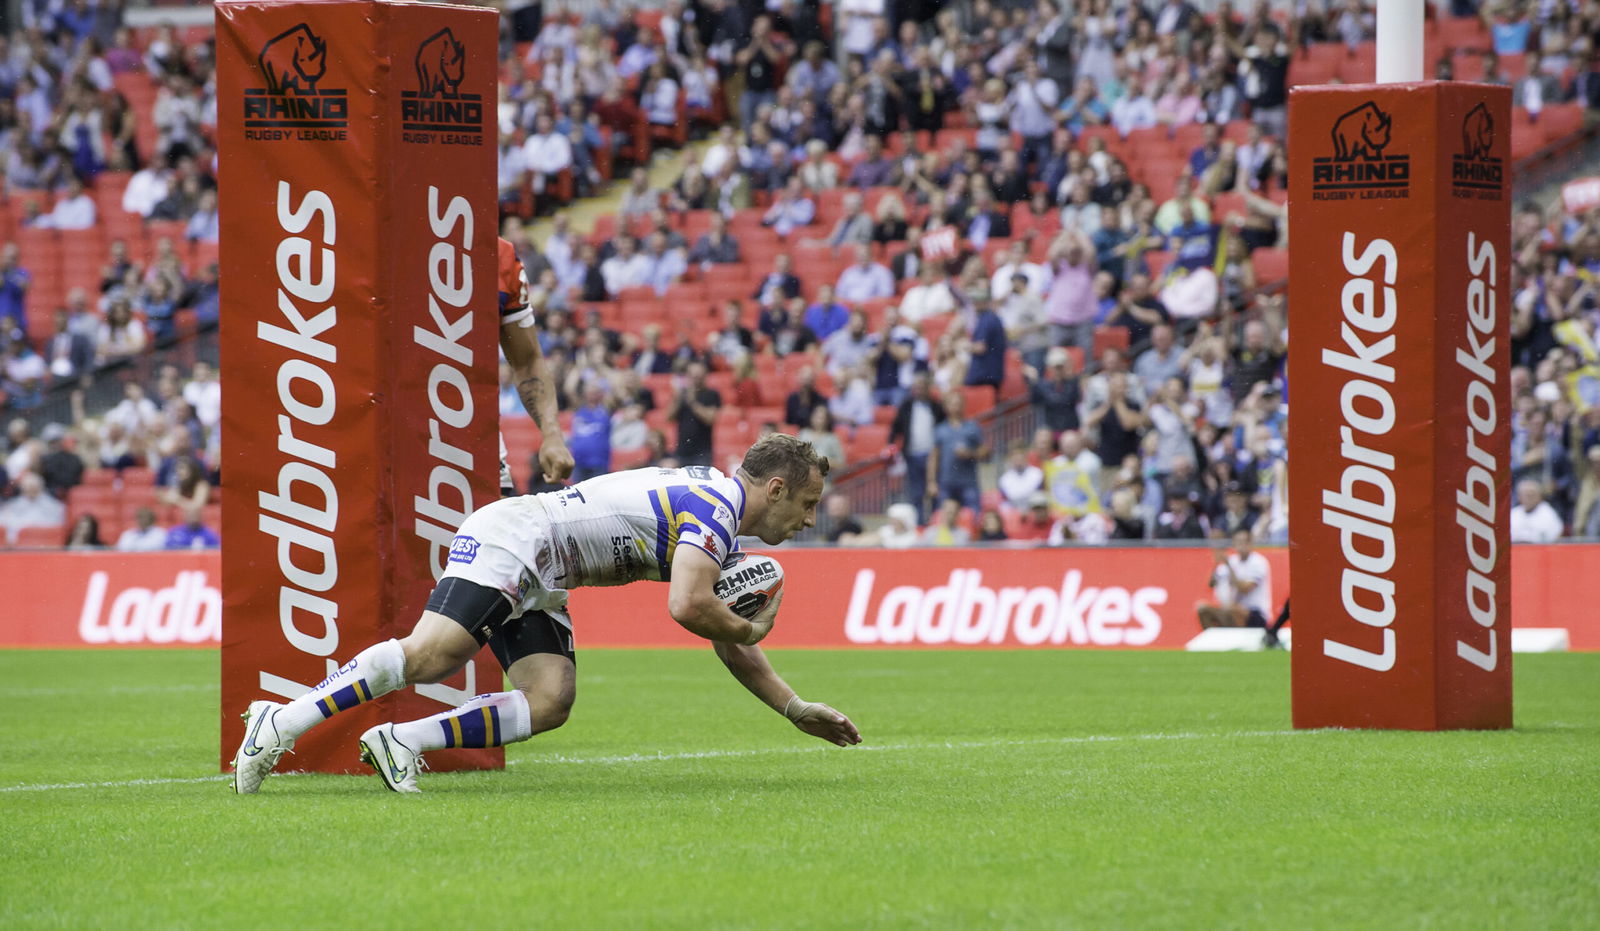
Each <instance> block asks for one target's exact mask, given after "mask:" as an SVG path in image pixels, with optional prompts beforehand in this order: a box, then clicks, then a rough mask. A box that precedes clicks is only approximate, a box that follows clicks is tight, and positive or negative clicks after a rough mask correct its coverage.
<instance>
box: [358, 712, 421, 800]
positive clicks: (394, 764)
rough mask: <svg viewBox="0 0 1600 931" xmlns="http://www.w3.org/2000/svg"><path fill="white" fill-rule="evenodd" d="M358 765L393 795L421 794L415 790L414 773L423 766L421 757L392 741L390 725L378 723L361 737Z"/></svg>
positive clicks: (419, 790) (415, 780) (391, 725)
mask: <svg viewBox="0 0 1600 931" xmlns="http://www.w3.org/2000/svg"><path fill="white" fill-rule="evenodd" d="M361 762H363V763H365V764H367V765H368V766H370V767H372V768H373V770H374V771H376V772H377V774H378V778H380V779H382V780H383V784H384V785H386V786H388V787H389V788H390V789H392V790H394V791H395V792H421V791H422V790H421V789H419V788H417V771H418V770H419V769H423V768H424V767H425V765H426V764H424V763H423V762H422V754H420V753H418V752H417V751H415V750H413V749H411V748H410V747H408V746H406V745H405V744H403V743H401V742H400V741H398V740H396V739H395V736H394V725H393V724H379V725H378V726H377V727H371V728H368V729H367V731H366V733H364V734H362V735H361Z"/></svg>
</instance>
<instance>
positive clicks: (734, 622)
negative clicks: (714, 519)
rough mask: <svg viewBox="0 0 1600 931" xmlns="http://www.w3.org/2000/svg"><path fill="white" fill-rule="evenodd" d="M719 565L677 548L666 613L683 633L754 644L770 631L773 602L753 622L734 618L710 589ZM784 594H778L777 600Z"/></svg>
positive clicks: (690, 550)
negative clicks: (681, 628)
mask: <svg viewBox="0 0 1600 931" xmlns="http://www.w3.org/2000/svg"><path fill="white" fill-rule="evenodd" d="M721 574H722V565H721V564H720V563H718V562H717V561H716V560H715V559H713V558H712V557H711V554H710V553H707V552H706V551H704V550H702V549H699V548H698V547H693V546H688V545H680V546H679V547H678V549H677V552H676V554H675V555H674V557H673V560H672V582H671V583H670V585H671V587H670V588H668V590H667V613H669V614H671V615H672V619H673V620H674V621H677V622H678V624H679V625H680V626H682V627H683V629H684V630H687V631H688V632H689V633H691V634H694V635H695V636H697V637H704V638H706V639H707V640H711V641H713V642H716V643H756V642H758V641H760V639H761V638H762V637H765V636H766V635H767V631H769V630H771V629H772V616H773V615H774V614H776V601H777V600H778V599H774V604H770V605H768V606H767V607H768V608H770V609H772V611H771V612H770V613H769V612H768V611H767V610H763V611H762V612H761V614H758V615H756V617H755V619H754V620H753V621H747V620H745V619H744V618H742V617H740V616H739V615H737V614H734V613H733V611H732V610H730V609H729V608H728V606H727V605H725V604H723V603H722V599H720V598H718V597H717V595H716V592H715V591H714V590H713V588H712V586H713V585H715V583H716V581H717V576H719V575H721ZM782 595H783V593H782V592H779V599H781V598H782ZM763 615H765V617H763Z"/></svg>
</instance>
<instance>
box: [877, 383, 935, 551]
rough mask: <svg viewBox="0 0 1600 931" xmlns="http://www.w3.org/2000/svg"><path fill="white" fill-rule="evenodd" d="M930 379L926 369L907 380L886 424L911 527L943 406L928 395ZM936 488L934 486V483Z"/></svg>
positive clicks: (918, 514) (923, 495)
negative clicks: (909, 509)
mask: <svg viewBox="0 0 1600 931" xmlns="http://www.w3.org/2000/svg"><path fill="white" fill-rule="evenodd" d="M931 386H932V378H931V377H930V376H929V374H928V372H927V371H925V370H924V371H921V372H918V373H917V374H916V375H915V377H913V378H912V381H911V391H910V394H909V395H908V396H907V397H906V399H905V400H904V401H901V402H900V407H899V408H898V409H897V410H896V411H895V415H894V421H893V423H891V424H890V426H889V444H890V445H891V446H895V447H897V448H898V449H899V450H900V458H901V462H902V464H903V465H904V466H905V472H906V474H905V491H906V499H907V501H908V502H909V504H910V506H911V507H912V508H914V510H913V511H912V524H913V526H914V525H915V524H916V523H918V522H920V521H921V519H922V514H924V513H926V511H924V508H926V507H927V499H928V497H929V493H928V481H929V474H930V471H931V470H930V469H929V467H928V466H929V459H931V458H932V455H933V447H934V437H935V433H936V431H937V430H938V428H939V427H940V426H941V425H942V424H943V423H944V421H945V417H946V414H945V408H944V405H943V404H940V403H939V401H938V400H936V399H935V398H934V397H933V396H932V392H931V390H930V389H931ZM935 487H937V486H935Z"/></svg>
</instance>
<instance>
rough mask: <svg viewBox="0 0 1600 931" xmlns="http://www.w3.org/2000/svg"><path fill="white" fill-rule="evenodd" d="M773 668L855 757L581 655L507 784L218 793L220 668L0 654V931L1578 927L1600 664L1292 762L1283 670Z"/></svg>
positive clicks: (440, 778) (1312, 738)
mask: <svg viewBox="0 0 1600 931" xmlns="http://www.w3.org/2000/svg"><path fill="white" fill-rule="evenodd" d="M774 660H775V664H776V665H777V667H778V668H779V670H780V671H781V672H782V673H784V674H785V675H786V676H787V677H788V678H789V679H790V681H791V682H792V683H793V684H795V685H796V686H797V687H798V688H799V689H800V690H801V693H802V694H804V695H805V696H807V697H811V698H817V699H825V700H828V701H830V702H832V703H834V704H836V705H837V706H838V707H839V708H841V709H843V710H845V711H846V712H847V713H849V714H851V715H852V716H853V717H854V719H855V720H856V722H857V723H858V724H859V725H860V727H861V730H862V733H863V735H864V736H865V737H866V740H867V743H866V744H865V745H863V746H862V747H859V748H853V749H839V748H834V747H829V746H826V745H823V744H821V743H820V742H817V741H814V740H813V739H812V738H809V737H806V736H804V735H802V734H800V733H799V732H797V731H795V730H794V729H792V728H791V727H789V726H788V725H787V724H786V723H785V722H784V721H783V720H782V719H781V718H779V717H778V716H777V715H776V714H773V713H772V712H769V711H766V710H765V709H763V708H761V707H760V706H759V705H758V704H757V703H756V702H755V701H754V700H753V699H751V698H750V697H749V696H748V695H746V694H744V692H743V690H742V689H740V688H739V686H738V685H737V684H736V683H735V682H733V681H732V679H731V678H730V677H728V676H727V675H726V674H725V673H724V672H723V671H722V669H721V667H720V665H719V664H718V663H717V661H716V659H715V658H714V657H713V656H712V655H711V653H710V651H709V650H707V651H693V652H688V651H666V652H642V651H641V652H632V651H590V652H587V653H584V654H582V656H581V657H580V660H579V689H578V694H579V700H578V704H577V708H576V710H575V712H574V714H573V717H572V720H571V721H570V722H569V723H568V724H567V726H566V727H565V728H563V729H561V730H559V731H557V732H554V733H552V734H548V735H544V736H541V737H538V738H535V739H534V740H533V741H531V742H528V743H524V744H521V745H518V746H515V747H512V748H510V750H509V759H510V760H511V761H512V763H513V765H511V766H510V767H509V768H508V770H507V771H505V772H498V773H465V774H451V775H439V774H434V775H429V774H424V777H423V780H424V781H423V787H424V791H425V793H426V794H424V795H422V796H420V797H415V796H414V797H401V796H396V795H393V794H391V793H389V792H387V791H384V790H383V787H382V784H381V783H380V782H379V781H378V780H377V778H376V777H367V778H354V777H337V776H291V777H273V778H271V779H269V780H268V782H267V784H266V786H265V787H264V788H263V791H262V794H261V795H259V796H255V797H250V798H238V797H235V796H234V795H232V793H231V790H230V788H229V786H228V784H227V783H226V782H224V781H222V780H221V779H220V778H217V779H211V778H207V777H209V776H210V775H211V763H212V760H214V759H215V743H216V739H217V738H216V710H215V705H216V701H217V692H216V688H215V683H214V677H215V675H216V668H217V660H216V655H215V654H214V653H209V652H155V651H149V652H145V651H140V652H74V653H67V654H54V653H44V652H9V653H0V863H3V865H4V866H3V870H0V927H4V928H8V929H10V928H28V927H55V926H63V927H66V926H76V927H89V926H97V927H105V926H126V927H209V926H220V925H223V924H228V925H234V926H244V927H350V926H355V925H365V926H371V925H380V926H392V927H401V928H409V927H421V926H447V927H453V926H460V925H462V924H463V919H465V920H466V922H470V923H473V924H475V925H478V926H482V927H492V926H502V927H503V926H513V927H520V926H530V925H531V926H545V927H551V926H553V927H628V926H643V925H648V926H652V927H657V926H676V927H689V928H704V927H848V928H857V927H865V926H883V927H902V926H936V927H984V928H988V927H995V926H1033V927H1037V926H1052V927H1064V926H1066V927H1070V926H1077V927H1130V928H1132V927H1137V928H1159V927H1274V928H1284V927H1294V928H1306V927H1339V928H1348V927H1374V928H1391V927H1444V928H1455V927H1525V928H1541V929H1542V928H1560V927H1573V928H1576V927H1585V926H1586V927H1594V926H1595V922H1596V921H1600V891H1597V890H1600V793H1597V792H1596V787H1597V784H1600V780H1597V775H1600V724H1597V722H1596V719H1595V711H1596V709H1597V708H1600V655H1595V654H1589V655H1555V656H1528V657H1518V658H1517V667H1518V668H1517V721H1518V729H1517V730H1516V731H1514V732H1505V733H1445V734H1409V733H1377V732H1370V733H1362V732H1317V733H1308V734H1293V733H1286V732H1287V731H1288V730H1289V715H1288V675H1289V664H1288V658H1287V657H1286V656H1284V655H1281V654H1269V655H1227V654H1224V655H1184V654H1167V653H1073V652H975V653H956V652H869V651H858V652H790V651H785V652H779V653H775V654H774ZM1155 735H1166V736H1165V737H1164V738H1163V737H1158V736H1155ZM1096 738H1103V739H1096ZM355 752H356V751H355V748H354V747H352V748H351V753H352V754H354V753H355ZM657 754H661V755H664V757H665V758H658V759H650V758H648V757H652V756H656V755H657ZM693 754H701V755H698V756H695V755H693ZM285 760H286V761H287V762H290V763H291V764H292V760H293V757H286V758H285ZM137 779H148V780H160V779H175V780H184V781H181V782H172V783H156V784H137V785H129V784H125V783H127V782H128V781H130V780H137ZM95 782H117V783H124V784H119V785H115V786H103V787H90V788H58V789H42V788H19V787H30V786H41V785H47V784H59V783H95Z"/></svg>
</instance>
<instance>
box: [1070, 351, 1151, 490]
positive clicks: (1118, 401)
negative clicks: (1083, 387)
mask: <svg viewBox="0 0 1600 931" xmlns="http://www.w3.org/2000/svg"><path fill="white" fill-rule="evenodd" d="M1093 400H1094V399H1093V398H1091V403H1093ZM1083 420H1084V426H1085V427H1086V428H1088V429H1090V430H1099V432H1100V443H1099V447H1098V449H1097V450H1096V454H1097V455H1099V457H1100V460H1101V461H1102V462H1104V463H1106V464H1107V465H1108V466H1109V467H1112V468H1115V467H1116V466H1117V465H1118V464H1119V463H1121V462H1122V460H1123V459H1124V458H1126V457H1127V456H1128V455H1129V454H1131V453H1137V452H1138V451H1139V439H1140V431H1142V430H1143V429H1144V427H1145V426H1146V425H1147V424H1148V423H1149V419H1148V418H1147V417H1145V415H1144V410H1143V408H1142V407H1141V406H1140V404H1139V403H1138V402H1137V401H1135V400H1134V399H1133V398H1131V397H1129V395H1128V375H1127V373H1126V372H1113V373H1111V375H1110V376H1109V377H1108V378H1107V379H1106V391H1105V394H1104V396H1103V397H1102V398H1101V399H1100V400H1099V401H1098V403H1093V406H1091V407H1090V409H1089V410H1088V412H1087V413H1086V414H1085V415H1084V418H1083Z"/></svg>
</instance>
